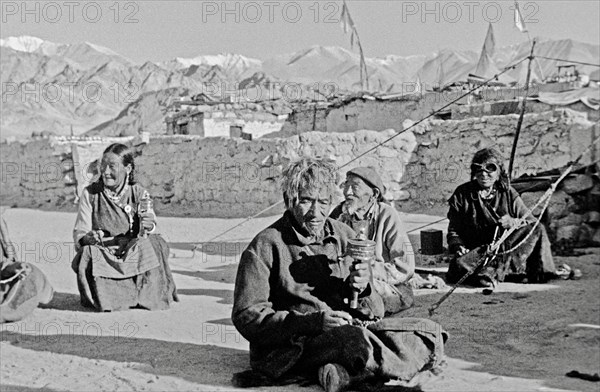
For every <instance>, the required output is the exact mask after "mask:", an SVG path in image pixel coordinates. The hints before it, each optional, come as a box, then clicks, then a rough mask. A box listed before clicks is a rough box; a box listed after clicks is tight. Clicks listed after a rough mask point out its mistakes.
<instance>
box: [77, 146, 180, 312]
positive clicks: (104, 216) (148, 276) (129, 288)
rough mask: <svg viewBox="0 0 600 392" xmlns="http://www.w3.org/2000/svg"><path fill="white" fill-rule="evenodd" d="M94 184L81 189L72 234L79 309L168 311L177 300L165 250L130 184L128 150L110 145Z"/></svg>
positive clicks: (143, 195)
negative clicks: (81, 305)
mask: <svg viewBox="0 0 600 392" xmlns="http://www.w3.org/2000/svg"><path fill="white" fill-rule="evenodd" d="M99 174H100V176H99V178H98V180H97V181H96V182H94V183H92V184H91V185H90V186H88V187H87V188H85V189H84V191H83V193H82V195H81V198H80V200H79V213H78V214H77V220H76V222H75V228H74V230H73V238H74V240H75V248H76V250H77V255H76V256H75V258H74V259H73V264H72V267H73V270H74V271H75V272H76V273H77V286H78V288H79V293H80V295H81V303H82V304H83V305H84V306H88V307H94V308H96V309H98V310H103V311H110V310H123V309H128V308H133V307H142V308H146V309H150V310H157V309H167V308H168V307H169V305H170V304H171V302H172V301H174V300H175V301H177V294H176V289H175V282H174V281H173V277H172V275H171V270H170V268H169V264H168V257H169V246H168V245H167V243H166V242H165V240H164V239H163V238H162V237H161V236H160V235H158V234H152V233H154V231H155V229H156V216H155V214H154V212H153V210H152V208H151V200H150V196H149V194H148V192H147V191H146V190H145V189H144V188H143V187H142V186H140V185H139V184H138V183H136V181H135V162H134V158H133V152H132V151H131V150H130V149H129V148H128V147H127V146H125V145H123V144H118V143H115V144H112V145H110V146H109V147H108V148H107V149H106V150H104V153H103V155H102V160H101V162H100V173H99Z"/></svg>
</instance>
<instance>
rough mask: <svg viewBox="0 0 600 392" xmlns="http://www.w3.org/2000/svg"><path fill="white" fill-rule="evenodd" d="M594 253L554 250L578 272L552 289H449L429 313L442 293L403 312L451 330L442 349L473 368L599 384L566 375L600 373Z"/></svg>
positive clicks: (552, 383)
mask: <svg viewBox="0 0 600 392" xmlns="http://www.w3.org/2000/svg"><path fill="white" fill-rule="evenodd" d="M597 257H598V256H597V255H588V256H586V257H580V258H566V257H556V258H555V262H556V264H557V265H558V264H561V263H565V262H566V263H567V264H569V265H570V266H571V267H573V268H579V269H581V270H582V272H583V274H584V275H583V279H581V280H566V281H562V280H559V281H553V282H552V284H556V285H558V286H559V287H558V289H554V290H545V291H532V292H528V293H507V292H504V293H498V292H497V293H494V294H492V295H489V296H486V295H482V294H479V293H474V294H457V293H454V294H453V295H452V296H450V297H449V298H448V300H447V301H446V302H444V303H443V304H442V305H441V306H440V307H439V308H438V309H437V310H436V313H435V314H434V315H433V316H431V317H430V316H429V315H428V311H427V309H428V308H429V306H431V305H432V304H433V303H434V302H436V301H437V300H439V298H440V297H441V296H442V295H443V294H444V293H437V294H427V295H423V296H418V297H416V298H415V306H414V307H413V308H412V309H409V310H407V311H406V312H404V313H403V315H404V316H412V317H425V318H431V319H433V320H434V321H436V322H438V323H440V324H441V325H442V326H443V327H444V328H445V329H446V330H447V331H448V332H449V334H450V338H449V340H448V343H447V345H446V354H448V356H450V357H452V358H460V359H463V360H466V361H469V362H475V363H478V364H480V365H481V366H478V367H477V368H474V369H472V370H475V371H483V372H489V373H492V374H497V375H501V376H510V377H522V378H530V379H541V380H545V381H544V384H545V385H546V386H548V387H552V388H561V389H570V390H578V391H585V390H598V389H597V388H598V384H597V383H593V382H589V381H584V380H580V379H574V378H569V377H566V373H568V372H570V371H572V370H577V371H579V372H582V373H588V374H594V373H598V372H599V370H600V369H599V366H598V364H599V363H600V330H599V329H593V328H583V327H573V326H571V325H572V324H577V323H583V324H593V325H600V315H599V313H598V309H600V295H599V294H600V286H599V279H600V266H598V265H597V264H596V258H597Z"/></svg>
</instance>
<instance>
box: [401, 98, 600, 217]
mask: <svg viewBox="0 0 600 392" xmlns="http://www.w3.org/2000/svg"><path fill="white" fill-rule="evenodd" d="M517 120H518V115H516V114H511V115H506V116H488V117H482V118H469V119H465V120H448V121H441V120H431V121H428V122H425V123H422V124H420V125H419V126H416V127H414V128H412V131H413V132H414V133H415V136H416V138H417V143H418V147H417V149H416V150H415V153H414V154H413V155H412V157H411V161H410V163H409V165H408V166H407V172H406V173H403V175H402V180H401V182H400V187H401V188H402V189H405V190H407V191H408V192H409V194H410V200H411V201H412V202H414V203H417V204H419V205H420V206H428V205H431V206H433V205H439V204H442V205H445V201H446V200H447V199H448V197H450V195H451V194H452V192H453V191H454V189H455V188H456V187H457V186H458V185H460V184H462V183H463V182H466V181H468V180H469V178H470V170H469V167H470V162H471V159H472V157H473V154H474V153H475V152H477V151H478V150H480V149H482V148H486V147H492V146H493V147H495V148H497V149H498V150H499V151H500V152H501V153H502V154H503V155H504V157H505V158H506V162H507V166H508V159H509V157H510V151H511V148H512V143H513V135H514V130H515V128H516V123H517ZM598 136H600V128H599V127H598V124H597V123H594V122H592V121H589V120H588V119H587V116H586V114H585V113H581V112H575V111H571V110H569V109H561V110H555V111H550V112H544V113H532V114H526V115H525V117H524V120H523V126H522V129H521V135H520V138H519V143H518V148H517V154H516V157H515V163H514V169H515V173H514V176H515V177H519V176H520V175H522V174H534V173H538V172H543V171H547V170H550V169H553V168H561V167H563V166H565V165H566V164H567V163H568V162H569V161H571V160H573V159H575V158H576V157H577V156H578V155H579V154H580V153H582V152H583V151H584V150H585V149H586V148H588V147H590V145H591V143H592V141H593V140H594V139H595V138H596V137H598ZM598 157H600V146H599V145H598V144H596V145H595V146H594V148H592V149H591V151H590V153H588V154H586V156H585V157H584V158H583V159H582V160H581V163H582V164H587V163H589V162H591V161H593V160H594V159H598Z"/></svg>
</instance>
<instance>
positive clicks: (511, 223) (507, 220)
mask: <svg viewBox="0 0 600 392" xmlns="http://www.w3.org/2000/svg"><path fill="white" fill-rule="evenodd" d="M498 223H500V226H502V227H503V228H505V229H510V228H511V227H515V226H517V225H518V220H517V219H515V218H512V217H511V216H510V215H504V216H503V217H502V218H500V220H499V221H498Z"/></svg>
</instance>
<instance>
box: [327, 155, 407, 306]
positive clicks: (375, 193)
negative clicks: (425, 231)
mask: <svg viewBox="0 0 600 392" xmlns="http://www.w3.org/2000/svg"><path fill="white" fill-rule="evenodd" d="M342 189H343V192H344V197H345V200H344V202H343V203H341V204H340V205H338V206H337V207H336V208H335V209H334V210H333V211H332V212H331V215H330V216H331V218H333V219H337V220H339V221H342V222H344V223H345V224H347V225H348V226H350V227H352V228H353V229H354V230H355V231H359V230H361V229H362V230H364V231H365V235H366V237H367V238H368V239H370V240H373V241H375V244H376V246H375V260H374V262H373V279H374V281H373V285H374V288H375V290H376V291H377V292H378V293H379V294H381V295H382V297H383V298H384V302H385V310H386V313H392V314H393V313H396V312H398V311H400V310H403V309H407V308H410V307H411V306H412V305H413V302H414V299H413V292H412V289H411V288H410V286H408V285H407V284H406V283H407V281H408V280H409V279H410V278H411V277H413V275H414V273H415V256H414V253H413V251H412V246H411V244H410V241H409V239H408V235H407V233H406V228H405V226H404V223H403V222H402V221H401V220H400V216H399V215H398V212H397V211H396V210H395V209H394V207H392V206H391V205H390V204H388V203H387V202H386V201H385V199H384V197H383V194H384V192H385V186H384V185H383V181H382V180H381V177H379V174H378V173H377V171H375V169H374V168H372V167H356V168H354V169H351V170H349V171H348V173H346V181H345V182H344V183H343V185H342Z"/></svg>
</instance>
